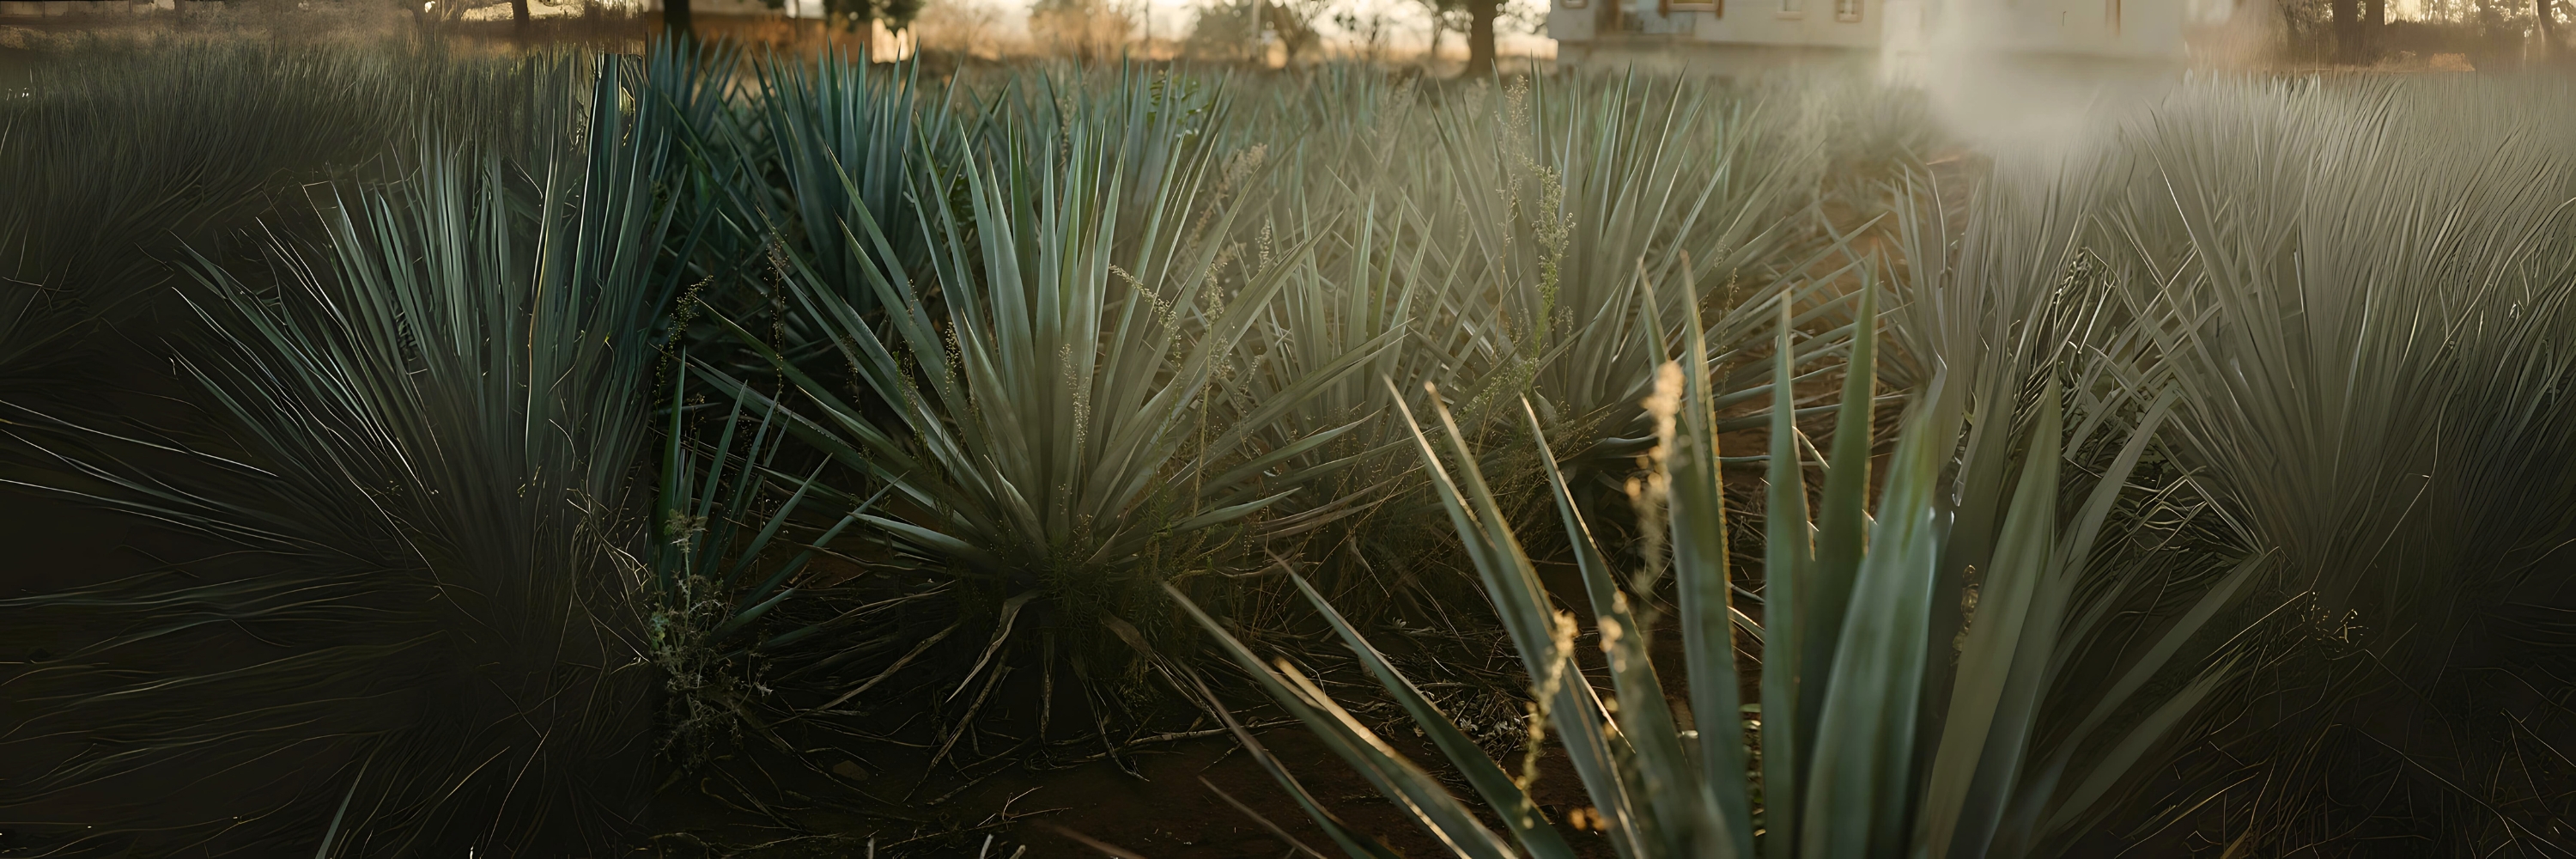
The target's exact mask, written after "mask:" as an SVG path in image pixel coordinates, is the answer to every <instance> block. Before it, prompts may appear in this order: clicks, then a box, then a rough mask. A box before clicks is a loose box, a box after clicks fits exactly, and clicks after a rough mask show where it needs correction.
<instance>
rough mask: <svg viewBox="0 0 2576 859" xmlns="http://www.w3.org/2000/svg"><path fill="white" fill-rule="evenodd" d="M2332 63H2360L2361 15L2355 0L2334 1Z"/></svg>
mask: <svg viewBox="0 0 2576 859" xmlns="http://www.w3.org/2000/svg"><path fill="white" fill-rule="evenodd" d="M2330 5H2331V6H2332V7H2333V9H2334V61H2335V62H2338V63H2358V62H2361V15H2360V12H2361V10H2360V8H2359V4H2358V3H2357V2H2355V0H2334V2H2333V3H2332V4H2330Z"/></svg>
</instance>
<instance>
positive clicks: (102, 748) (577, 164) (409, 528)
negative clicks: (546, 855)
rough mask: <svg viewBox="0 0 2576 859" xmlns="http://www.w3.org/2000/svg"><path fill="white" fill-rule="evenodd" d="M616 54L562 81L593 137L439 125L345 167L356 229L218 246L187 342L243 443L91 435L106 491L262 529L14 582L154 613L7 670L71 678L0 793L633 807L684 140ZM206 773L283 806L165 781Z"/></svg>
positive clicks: (249, 820)
mask: <svg viewBox="0 0 2576 859" xmlns="http://www.w3.org/2000/svg"><path fill="white" fill-rule="evenodd" d="M619 65H620V61H619V60H617V59H614V58H611V59H607V60H603V61H602V63H601V66H600V67H599V69H598V71H597V73H596V74H594V75H588V76H587V77H588V80H586V81H580V82H579V83H580V86H579V87H576V88H574V89H573V91H574V92H580V93H583V94H584V95H585V96H586V97H585V98H583V99H582V101H580V102H579V103H576V104H573V105H568V106H563V107H559V108H546V109H547V110H550V111H562V112H561V113H560V114H559V115H564V116H566V118H567V119H569V118H570V117H571V116H579V117H580V118H581V120H582V122H583V123H584V126H585V127H586V129H587V133H586V134H584V135H582V137H581V138H580V143H579V144H578V145H576V146H573V147H571V148H567V149H560V150H557V151H554V152H551V153H541V154H544V155H546V156H547V157H546V158H544V160H541V161H539V162H536V163H524V162H509V161H505V160H503V159H501V158H498V157H494V156H490V155H483V154H476V153H465V152H457V151H452V150H446V149H432V150H430V151H428V152H426V153H424V154H423V156H422V157H421V160H420V167H419V169H418V171H417V172H416V173H415V174H414V175H412V176H411V177H409V178H408V179H407V180H406V181H404V182H402V183H400V184H398V185H395V186H393V187H390V188H386V189H381V190H378V189H366V188H359V189H348V190H344V191H342V192H341V193H340V194H339V195H338V196H337V198H336V201H335V204H334V205H332V206H330V207H328V208H326V209H325V210H324V212H323V217H324V219H325V231H326V235H327V236H328V237H329V238H328V247H327V249H319V251H318V254H316V253H315V252H312V251H308V250H306V249H304V248H299V247H294V246H281V247H277V248H275V249H274V253H273V258H274V259H275V260H276V265H277V270H276V273H275V279H274V281H273V282H270V281H268V280H267V279H266V278H254V277H252V276H248V275H246V274H244V273H242V272H239V271H236V270H232V269H228V268H224V267H218V266H213V265H203V266H202V267H201V268H199V269H198V270H197V274H198V275H199V277H200V278H201V279H202V281H203V284H204V290H203V291H202V292H201V293H200V294H199V297H198V299H197V300H198V301H199V303H200V306H201V308H202V312H203V314H204V317H205V319H206V322H207V324H208V326H209V329H210V331H211V333H212V335H213V336H214V338H215V339H216V341H217V342H219V343H220V344H221V345H222V347H223V348H221V349H218V350H216V351H214V352H213V353H211V354H208V355H204V356H201V357H192V358H191V359H189V361H188V362H187V366H188V367H189V369H190V371H191V374H192V375H193V376H194V377H195V378H196V379H197V380H198V381H199V382H200V383H201V384H203V385H204V387H205V390H206V392H207V394H208V397H209V400H210V402H211V405H212V408H213V409H214V410H215V411H216V412H217V413H219V414H220V415H222V416H223V417H224V418H226V419H227V421H228V423H229V424H230V425H231V426H232V427H233V431H234V433H235V434H236V435H237V437H238V444H239V446H240V447H241V448H243V449H244V453H243V454H242V455H241V456H240V460H241V461H240V462H239V463H235V462H232V461H228V460H223V459H218V458H214V457H211V456H205V455H196V456H186V457H183V458H182V461H180V462H179V463H178V464H176V465H173V466H168V467H166V468H162V469H155V470H152V471H148V472H138V471H134V470H130V469H127V468H124V467H121V466H120V465H119V464H118V463H117V462H116V461H115V460H112V459H104V458H94V459H91V460H88V461H80V460H73V464H74V465H75V466H76V467H79V468H82V469H83V470H85V471H86V472H87V473H88V475H89V476H90V477H91V478H93V480H94V485H95V484H104V486H103V488H100V489H98V490H96V491H94V492H93V493H92V494H93V497H94V498H96V500H99V501H102V502H104V503H107V504H109V505H111V506H116V507H121V508H124V509H128V510H132V511H134V512H137V513H141V514H144V515H149V516H154V517H157V518H161V519H163V520H165V521H168V522H170V523H173V524H176V525H179V526H182V527H188V528H193V529H195V530H198V531H201V532H204V533H208V534H212V535H214V536H217V537H221V538H224V539H227V540H231V541H234V542H238V543H240V544H243V545H244V547H245V548H247V549H249V550H251V552H252V554H250V555H249V556H248V557H250V558H255V559H258V560H257V562H256V563H252V564H249V565H247V567H248V568H247V569H246V568H244V566H236V565H233V564H227V563H224V562H223V561H222V560H220V559H210V560H207V561H204V562H199V563H191V564H187V565H185V566H187V567H190V568H194V569H196V570H200V571H203V572H204V573H205V577H204V578H203V579H202V580H196V581H191V580H189V579H188V578H187V577H185V576H177V575H161V576H147V577H142V578H138V579H133V580H127V581H120V582H113V583H106V584H102V585H98V586H93V587H86V588H81V589H77V590H74V591H71V592H66V593H58V594H46V595H39V596H33V597H22V598H15V599H12V600H10V601H8V602H7V603H6V611H7V612H8V613H9V614H10V615H11V616H12V617H13V618H17V619H18V620H16V621H13V622H12V623H11V624H9V626H11V627H12V628H13V629H18V630H30V629H33V630H36V631H42V630H43V629H45V628H47V627H50V626H53V625H60V624H69V625H71V627H73V628H75V629H76V628H77V627H78V626H79V625H81V624H83V623H112V624H114V625H117V626H119V627H121V628H119V629H116V630H115V631H114V632H113V633H111V634H105V635H94V636H91V637H89V638H87V639H86V640H85V641H84V643H81V644H80V645H79V646H78V647H77V648H76V649H73V650H72V651H71V652H70V653H67V654H66V658H65V659H64V660H62V661H60V662H59V663H48V664H44V665H39V666H36V667H35V669H34V670H28V671H20V672H16V673H14V674H13V675H12V676H10V677H8V678H7V680H6V682H7V684H8V685H9V687H10V689H11V693H12V695H13V697H19V698H20V700H24V701H30V702H43V703H42V706H38V707H34V708H31V710H30V711H20V712H21V715H20V716H19V717H18V718H13V720H12V722H11V725H10V730H9V731H8V734H7V739H8V742H9V744H10V746H11V747H12V751H11V753H10V755H11V757H12V759H14V760H20V761H33V762H37V763H36V764H35V765H34V766H31V767H28V768H25V769H22V770H19V773H23V775H16V774H13V776H12V778H11V781H9V782H8V783H7V785H6V788H5V794H0V795H5V797H6V798H5V800H0V805H5V807H6V808H7V809H8V814H9V815H10V816H11V817H15V818H20V819H25V818H26V817H27V816H29V815H36V816H38V817H39V818H40V819H42V818H50V819H56V820H61V819H67V818H69V817H77V816H90V817H91V819H101V818H105V819H111V820H121V821H127V822H128V823H129V824H137V823H145V822H149V823H147V824H145V825H143V826H139V827H100V828H97V829H92V830H84V831H81V832H77V833H64V834H65V835H67V836H69V837H70V838H71V839H73V840H76V841H102V840H104V841H111V842H112V841H114V840H118V839H131V840H133V841H135V842H136V843H137V845H138V846H146V847H147V849H161V848H150V847H149V845H152V844H175V843H180V842H179V840H185V841H186V842H189V843H199V842H202V844H203V845H204V846H205V848H206V849H214V850H218V851H220V850H223V849H242V850H251V851H256V852H262V853H276V852H279V851H280V850H301V849H306V848H310V847H312V846H314V845H313V843H312V841H313V839H315V838H316V837H317V836H318V834H319V833H324V832H326V831H327V832H330V833H332V834H333V836H332V837H334V838H335V839H336V843H334V844H325V845H322V849H323V850H324V851H325V852H329V853H333V854H337V855H356V854H364V855H411V854H414V853H422V852H435V853H442V854H445V853H456V852H462V851H464V850H466V849H468V848H478V849H485V850H503V851H516V850H522V849H535V848H538V847H539V846H540V845H543V849H577V848H579V847H581V846H586V845H599V844H604V843H609V842H611V841H612V840H613V839H615V838H616V837H618V833H619V832H620V831H621V830H622V829H623V828H624V827H627V826H631V825H632V824H633V823H634V821H635V820H636V817H635V816H636V814H637V813H638V812H639V811H640V808H639V807H638V805H637V801H638V800H640V798H641V797H640V795H639V794H638V793H636V792H635V788H636V785H637V784H638V783H639V782H641V781H642V779H641V775H642V774H641V771H640V770H641V768H642V767H644V766H645V765H646V764H647V763H649V753H650V744H649V741H648V739H647V738H648V737H649V723H648V722H647V721H645V714H646V713H649V707H648V706H647V697H648V692H649V689H648V682H649V679H650V676H649V673H647V672H645V671H642V670H638V668H639V664H638V663H637V660H636V657H637V656H638V655H639V653H638V651H639V645H640V644H641V641H640V638H641V636H640V629H639V627H640V621H641V617H640V613H639V612H638V611H637V607H636V606H635V605H634V603H633V602H632V601H631V597H632V587H633V585H634V584H635V583H636V582H635V574H636V573H637V572H638V571H637V570H636V569H635V566H634V562H633V560H632V559H633V558H635V557H638V556H639V555H640V554H641V551H642V549H643V546H642V545H640V544H641V541H642V539H643V538H644V537H645V534H646V531H645V528H644V527H643V526H644V522H643V521H642V520H643V518H644V517H643V516H642V515H639V514H641V513H643V512H644V509H645V508H644V506H643V505H642V504H639V503H638V502H640V501H642V500H644V499H642V498H641V497H639V495H638V494H637V493H636V492H634V491H633V490H635V489H641V488H642V487H630V486H629V485H628V476H629V475H630V473H632V472H633V471H634V470H635V468H636V466H637V465H638V458H637V457H638V454H640V453H641V452H642V450H641V442H642V439H643V438H644V435H645V433H646V432H647V431H648V428H647V423H646V422H645V420H644V417H645V414H646V409H647V408H648V406H649V400H650V387H649V379H650V372H649V369H650V367H651V364H652V362H653V361H654V360H655V359H656V357H657V353H656V352H655V350H654V349H653V348H651V345H650V335H651V333H652V332H651V330H650V329H651V327H652V326H653V324H654V322H655V320H656V319H657V318H658V317H659V315H660V308H659V307H657V306H655V301H656V299H657V297H658V296H660V295H664V294H667V292H668V288H669V284H668V283H667V282H666V278H664V277H662V275H661V273H660V272H658V271H657V269H656V267H655V266H654V260H655V257H656V254H655V248H657V247H658V245H659V244H660V242H661V240H662V237H663V236H664V234H665V233H666V231H667V229H668V227H669V223H668V221H667V217H666V216H667V208H666V207H664V206H662V205H661V204H660V203H659V202H657V200H656V198H655V195H654V193H653V187H652V182H653V180H654V178H655V177H656V176H658V175H661V170H660V167H661V165H660V164H659V160H660V159H662V158H663V157H665V155H666V153H667V151H668V149H667V146H666V145H665V144H664V142H663V141H664V137H663V136H662V134H661V132H660V130H659V129H656V128H653V127H651V119H650V118H649V117H650V114H649V113H647V114H635V113H630V112H627V111H622V110H621V108H620V103H621V101H624V100H625V99H624V98H623V96H625V95H626V91H625V90H624V89H623V88H622V87H621V83H620V77H621V76H620V74H619V73H618V67H619ZM558 139H559V140H566V141H570V140H572V139H574V138H573V137H572V136H571V135H569V134H567V135H564V136H562V137H560V138H558ZM209 790H213V791H221V792H225V793H226V794H227V795H233V796H241V797H257V798H259V801H264V802H265V803H266V804H264V805H245V806H243V807H240V808H238V809H226V810H225V811H226V812H227V813H225V814H223V815H222V817H221V819H216V820H202V819H188V818H186V817H185V815H186V814H188V813H189V810H190V809H191V808H193V807H194V806H192V805H190V804H186V803H170V804H167V805H166V806H165V805H164V803H165V802H167V800H169V799H171V798H172V797H173V796H174V794H173V793H172V792H173V791H177V792H180V793H195V792H202V791H209ZM102 791H104V792H108V793H109V795H112V796H113V797H114V798H113V799H110V800H106V801H105V802H106V804H104V805H102V804H98V803H99V802H100V801H101V800H100V799H99V797H100V795H101V793H100V792H102ZM61 803H82V808H83V809H84V812H85V813H84V814H83V815H68V814H66V813H64V812H63V811H62V810H61V806H60V804H61ZM335 808H336V809H339V811H334V809H335ZM47 809H54V811H53V812H51V813H47V812H46V810H47ZM235 814H239V815H240V816H238V817H236V816H234V815H235ZM38 834H40V835H42V834H46V833H43V832H41V831H40V832H39V833H38Z"/></svg>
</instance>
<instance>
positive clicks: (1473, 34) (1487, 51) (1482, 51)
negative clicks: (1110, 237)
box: [1466, 0, 2352, 75]
mask: <svg viewBox="0 0 2576 859" xmlns="http://www.w3.org/2000/svg"><path fill="white" fill-rule="evenodd" d="M2339 2H2344V3H2350V2H2352V0H2339ZM1502 5H1503V4H1502V3H1501V2H1500V0H1467V20H1468V24H1467V71H1466V73H1467V74H1470V75H1490V74H1493V73H1494V17H1495V16H1496V15H1498V14H1500V13H1501V11H1502Z"/></svg>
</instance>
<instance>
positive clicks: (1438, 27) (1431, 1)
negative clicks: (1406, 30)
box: [1415, 0, 1467, 64]
mask: <svg viewBox="0 0 2576 859" xmlns="http://www.w3.org/2000/svg"><path fill="white" fill-rule="evenodd" d="M1415 2H1419V3H1421V4H1422V8H1423V11H1425V12H1428V13H1430V15H1431V55H1430V56H1431V59H1430V62H1431V63H1434V64H1436V63H1438V62H1440V37H1442V36H1446V35H1448V34H1449V31H1450V30H1454V29H1461V28H1459V27H1457V26H1456V25H1454V24H1452V23H1450V22H1451V19H1452V18H1454V17H1455V16H1457V15H1460V14H1462V13H1464V12H1466V10H1467V9H1466V0H1415Z"/></svg>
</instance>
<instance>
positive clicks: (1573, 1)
mask: <svg viewBox="0 0 2576 859" xmlns="http://www.w3.org/2000/svg"><path fill="white" fill-rule="evenodd" d="M1557 5H1560V6H1563V7H1565V8H1568V9H1581V8H1583V7H1585V6H1590V5H1592V0H1558V3H1557Z"/></svg>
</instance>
